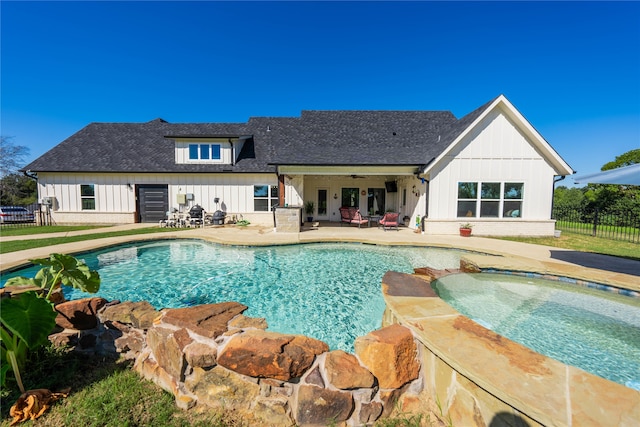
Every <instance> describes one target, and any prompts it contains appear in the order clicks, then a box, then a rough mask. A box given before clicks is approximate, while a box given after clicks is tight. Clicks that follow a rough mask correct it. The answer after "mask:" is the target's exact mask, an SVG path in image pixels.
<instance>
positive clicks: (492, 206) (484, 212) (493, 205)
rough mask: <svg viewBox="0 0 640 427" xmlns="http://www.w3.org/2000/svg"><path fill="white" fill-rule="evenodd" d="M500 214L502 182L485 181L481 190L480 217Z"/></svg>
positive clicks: (491, 216)
mask: <svg viewBox="0 0 640 427" xmlns="http://www.w3.org/2000/svg"><path fill="white" fill-rule="evenodd" d="M499 216H500V183H499V182H483V183H482V187H481V190H480V217H482V218H498V217H499Z"/></svg>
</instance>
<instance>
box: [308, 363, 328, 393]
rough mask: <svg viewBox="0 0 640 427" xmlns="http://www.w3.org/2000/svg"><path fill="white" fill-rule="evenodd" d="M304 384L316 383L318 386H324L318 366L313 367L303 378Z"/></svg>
mask: <svg viewBox="0 0 640 427" xmlns="http://www.w3.org/2000/svg"><path fill="white" fill-rule="evenodd" d="M304 382H305V384H312V385H317V386H318V387H322V388H324V380H323V379H322V374H321V373H320V368H319V367H318V366H316V367H315V368H313V369H312V370H311V371H309V373H308V374H307V375H306V377H305V378H304Z"/></svg>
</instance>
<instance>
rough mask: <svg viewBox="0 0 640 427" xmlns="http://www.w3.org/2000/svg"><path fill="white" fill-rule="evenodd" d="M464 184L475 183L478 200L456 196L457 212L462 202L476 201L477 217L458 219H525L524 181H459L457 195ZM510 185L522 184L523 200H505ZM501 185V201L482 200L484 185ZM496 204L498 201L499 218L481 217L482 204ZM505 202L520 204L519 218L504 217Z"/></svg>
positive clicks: (461, 217) (460, 217)
mask: <svg viewBox="0 0 640 427" xmlns="http://www.w3.org/2000/svg"><path fill="white" fill-rule="evenodd" d="M462 182H470V183H475V184H476V185H477V188H476V198H475V199H464V198H463V199H461V198H459V197H457V195H456V212H457V211H458V203H459V202H461V201H470V202H471V201H474V202H475V203H476V212H475V215H474V216H472V217H467V216H456V218H459V219H464V218H473V219H483V218H499V219H511V220H519V219H522V218H523V205H524V184H525V183H524V181H516V180H510V181H458V183H457V185H456V193H457V191H458V188H459V186H460V183H462ZM507 182H508V183H510V184H522V193H523V197H522V198H521V199H505V197H504V187H505V184H506V183H507ZM498 183H499V184H500V198H499V199H483V198H482V184H498ZM483 201H485V202H496V201H498V202H499V203H498V216H497V217H486V216H481V215H480V213H481V212H482V202H483ZM505 202H520V216H517V217H511V216H504V203H505Z"/></svg>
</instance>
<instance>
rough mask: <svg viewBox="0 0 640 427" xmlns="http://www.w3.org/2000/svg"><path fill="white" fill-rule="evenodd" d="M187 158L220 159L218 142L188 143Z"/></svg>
mask: <svg viewBox="0 0 640 427" xmlns="http://www.w3.org/2000/svg"><path fill="white" fill-rule="evenodd" d="M189 160H220V144H189Z"/></svg>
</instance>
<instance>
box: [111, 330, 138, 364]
mask: <svg viewBox="0 0 640 427" xmlns="http://www.w3.org/2000/svg"><path fill="white" fill-rule="evenodd" d="M120 324H121V325H123V324H122V323H120ZM114 344H115V347H116V351H118V352H119V353H122V355H123V356H124V357H125V359H135V358H136V357H137V355H138V353H140V352H141V351H142V349H143V348H144V345H145V338H144V335H143V334H142V332H141V331H140V330H139V329H135V328H129V329H128V331H127V332H126V333H124V334H121V336H119V337H117V338H116V339H115V342H114Z"/></svg>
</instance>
